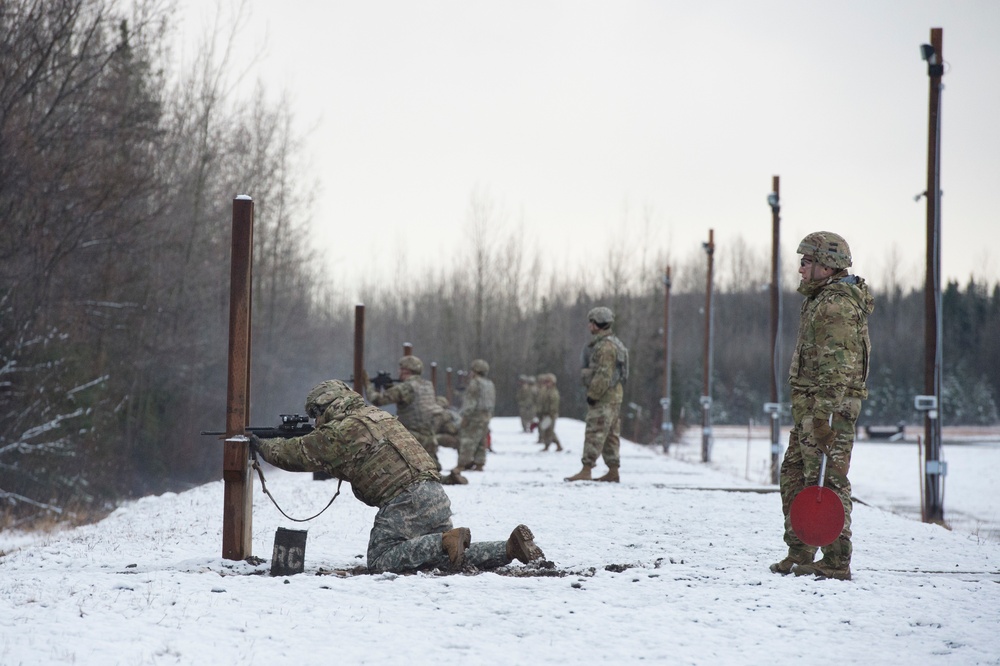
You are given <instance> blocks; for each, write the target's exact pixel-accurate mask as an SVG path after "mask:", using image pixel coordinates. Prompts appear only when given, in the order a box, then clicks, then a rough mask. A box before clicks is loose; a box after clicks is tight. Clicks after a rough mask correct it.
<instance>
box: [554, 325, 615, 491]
mask: <svg viewBox="0 0 1000 666" xmlns="http://www.w3.org/2000/svg"><path fill="white" fill-rule="evenodd" d="M614 321H615V315H614V313H613V312H612V311H611V309H610V308H605V307H597V308H594V309H593V310H591V311H590V312H589V313H587V322H588V326H589V328H590V333H591V335H592V336H593V337H592V338H591V340H590V344H588V345H587V346H586V347H585V348H584V350H583V363H582V365H583V368H582V369H581V371H580V379H581V380H582V381H583V385H584V386H585V387H586V389H587V405H588V409H587V429H586V434H585V435H584V438H583V459H582V462H583V469H581V470H580V471H579V472H577V473H576V474H574V475H573V476H570V477H567V478H566V480H567V481H589V480H591V470H592V469H593V468H594V465H596V464H597V458H598V456H602V457H603V458H604V462H605V464H606V465H607V466H608V472H607V474H605V475H604V476H602V477H599V478H598V479H596V480H597V481H610V482H612V483H618V468H619V466H620V463H621V458H620V455H619V449H620V446H621V414H620V412H621V407H622V395H623V393H624V384H625V381H626V380H627V379H628V349H626V348H625V345H624V344H622V341H621V340H619V339H618V338H617V337H616V336H615V334H614V332H613V331H612V330H611V325H612V324H613V323H614Z"/></svg>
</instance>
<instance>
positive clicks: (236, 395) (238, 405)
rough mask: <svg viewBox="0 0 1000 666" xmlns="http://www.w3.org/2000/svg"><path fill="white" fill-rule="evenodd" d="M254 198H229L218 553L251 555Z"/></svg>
mask: <svg viewBox="0 0 1000 666" xmlns="http://www.w3.org/2000/svg"><path fill="white" fill-rule="evenodd" d="M252 286H253V199H251V198H250V197H248V196H247V195H245V194H241V195H239V196H238V197H236V198H235V199H234V200H233V241H232V259H231V264H230V273H229V381H228V388H227V392H226V441H225V444H224V445H223V447H224V448H223V458H222V478H223V480H224V482H225V484H224V485H225V490H224V499H223V508H222V557H223V558H225V559H227V560H245V559H246V558H248V557H250V555H252V552H251V541H252V536H253V477H252V476H251V475H250V464H249V463H250V446H249V443H248V442H247V441H246V439H245V438H243V437H242V435H243V434H244V432H245V431H246V427H247V426H248V425H249V424H250V321H251V314H252V304H253V293H252Z"/></svg>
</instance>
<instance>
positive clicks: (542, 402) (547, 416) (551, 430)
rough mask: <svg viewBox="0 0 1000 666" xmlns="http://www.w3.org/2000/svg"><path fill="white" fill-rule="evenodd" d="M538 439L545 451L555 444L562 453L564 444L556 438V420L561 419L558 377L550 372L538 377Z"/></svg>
mask: <svg viewBox="0 0 1000 666" xmlns="http://www.w3.org/2000/svg"><path fill="white" fill-rule="evenodd" d="M538 418H539V421H538V438H539V441H540V442H541V443H542V444H544V445H545V448H544V449H542V450H543V451H548V450H549V446H550V445H552V443H553V442H555V445H556V451H562V450H563V447H562V444H561V443H559V437H557V436H556V419H558V418H559V389H557V388H556V376H555V375H553V374H552V373H550V372H547V373H545V374H543V375H538Z"/></svg>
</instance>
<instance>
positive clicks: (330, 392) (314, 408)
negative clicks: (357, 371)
mask: <svg viewBox="0 0 1000 666" xmlns="http://www.w3.org/2000/svg"><path fill="white" fill-rule="evenodd" d="M351 395H358V394H357V393H355V392H354V391H353V390H351V387H350V386H348V385H347V384H345V383H344V382H342V381H340V380H339V379H328V380H326V381H325V382H322V383H321V384H317V385H316V386H315V387H313V390H311V391H309V395H307V396H306V414H308V415H309V416H310V418H314V419H315V418H317V417H319V416H320V415H321V414H322V413H323V412H325V411H326V409H327V407H329V406H330V405H331V404H333V402H334V401H335V400H338V399H339V398H343V397H346V396H351Z"/></svg>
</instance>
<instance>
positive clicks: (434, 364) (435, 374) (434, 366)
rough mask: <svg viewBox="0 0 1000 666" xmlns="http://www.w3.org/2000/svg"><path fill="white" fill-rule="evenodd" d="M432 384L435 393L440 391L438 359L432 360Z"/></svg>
mask: <svg viewBox="0 0 1000 666" xmlns="http://www.w3.org/2000/svg"><path fill="white" fill-rule="evenodd" d="M431 386H433V387H434V395H437V391H438V364H437V361H431Z"/></svg>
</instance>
